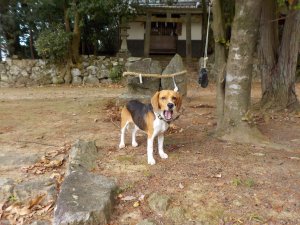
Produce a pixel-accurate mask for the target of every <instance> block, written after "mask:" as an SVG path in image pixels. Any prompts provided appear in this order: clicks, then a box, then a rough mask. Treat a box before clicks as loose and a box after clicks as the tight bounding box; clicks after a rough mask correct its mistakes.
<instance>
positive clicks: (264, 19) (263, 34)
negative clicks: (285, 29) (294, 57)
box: [258, 0, 279, 96]
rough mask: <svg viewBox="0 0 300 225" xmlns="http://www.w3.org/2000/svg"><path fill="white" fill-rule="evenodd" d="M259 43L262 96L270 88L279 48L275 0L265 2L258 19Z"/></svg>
mask: <svg viewBox="0 0 300 225" xmlns="http://www.w3.org/2000/svg"><path fill="white" fill-rule="evenodd" d="M259 34H260V41H259V46H258V57H259V61H260V71H261V89H262V93H263V94H262V95H263V96H264V95H267V92H269V91H270V90H269V88H270V87H271V86H272V75H273V72H274V67H275V65H276V63H277V54H278V47H279V40H278V22H277V20H276V0H265V1H264V4H262V11H261V19H260V29H259Z"/></svg>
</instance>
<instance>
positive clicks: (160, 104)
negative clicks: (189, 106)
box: [151, 90, 182, 121]
mask: <svg viewBox="0 0 300 225" xmlns="http://www.w3.org/2000/svg"><path fill="white" fill-rule="evenodd" d="M181 103H182V96H181V94H179V93H178V92H175V91H171V90H162V91H158V92H156V93H155V95H154V96H153V97H152V98H151V104H152V107H153V110H154V112H159V111H160V112H161V114H162V116H163V117H164V119H165V120H167V121H169V120H172V116H173V110H176V111H177V112H179V109H180V107H181Z"/></svg>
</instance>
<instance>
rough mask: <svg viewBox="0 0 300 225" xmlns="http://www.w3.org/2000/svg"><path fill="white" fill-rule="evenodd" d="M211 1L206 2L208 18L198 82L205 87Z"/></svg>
mask: <svg viewBox="0 0 300 225" xmlns="http://www.w3.org/2000/svg"><path fill="white" fill-rule="evenodd" d="M211 6H212V5H211V2H210V1H209V3H208V18H207V30H206V40H205V49H204V58H203V59H204V60H203V67H202V68H201V69H200V72H199V78H198V83H199V84H200V85H201V87H203V88H206V87H207V85H208V72H207V69H206V61H207V60H208V57H207V46H208V33H209V20H210V8H211Z"/></svg>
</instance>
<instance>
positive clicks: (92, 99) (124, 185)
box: [0, 77, 300, 225]
mask: <svg viewBox="0 0 300 225" xmlns="http://www.w3.org/2000/svg"><path fill="white" fill-rule="evenodd" d="M190 81H191V83H190V84H189V91H188V96H187V98H185V99H184V103H183V107H184V108H185V111H184V114H183V115H182V116H181V117H180V119H179V120H177V121H176V122H175V123H174V124H173V126H172V129H170V131H169V132H168V134H167V135H166V137H165V151H166V153H167V154H168V155H169V158H168V159H167V160H162V159H160V158H159V156H158V154H157V152H155V156H154V157H155V159H156V162H157V163H156V165H154V166H150V165H147V160H146V137H145V135H144V134H142V133H138V137H137V141H138V143H139V146H138V147H137V148H133V147H131V146H130V145H129V146H128V147H126V148H125V149H123V150H118V144H119V128H118V126H119V121H117V120H116V119H117V117H116V116H115V115H117V114H116V112H117V108H114V107H111V106H112V105H113V103H114V102H115V101H116V100H117V97H118V96H119V94H121V93H124V92H125V91H126V89H125V88H124V87H121V86H118V85H112V86H101V87H69V86H59V87H52V86H51V87H35V88H1V89H0V146H1V151H0V161H1V165H0V178H1V177H2V178H3V177H10V178H12V179H14V180H16V181H19V182H22V181H24V180H30V179H33V178H34V177H36V176H50V175H51V173H52V172H53V171H47V172H45V173H43V174H40V175H36V174H32V173H25V172H24V170H22V168H24V167H26V166H30V165H32V164H33V163H35V162H36V160H38V159H39V158H40V157H42V156H43V155H45V154H47V153H48V152H51V151H53V150H57V149H60V148H61V147H63V146H65V145H72V144H73V143H75V141H76V139H79V138H80V139H84V140H96V145H97V146H98V147H99V159H98V168H97V169H96V170H95V171H94V172H95V173H99V174H103V175H107V176H110V177H115V178H116V180H117V183H118V185H119V187H120V191H119V192H120V193H119V195H118V198H117V199H116V202H117V204H116V206H115V209H114V212H113V215H112V218H111V223H110V224H111V225H125V224H136V223H137V222H138V221H140V220H142V219H146V218H148V219H149V218H150V219H154V220H155V221H156V222H157V224H165V225H172V224H174V221H173V220H172V219H171V218H170V217H168V216H167V215H159V214H156V213H154V212H152V211H151V210H150V208H149V205H148V203H147V198H148V197H149V195H150V194H151V193H154V192H157V193H160V194H167V195H168V196H169V197H170V198H171V203H170V206H169V208H174V207H180V208H181V209H183V212H184V217H185V220H184V222H182V223H181V224H291V225H296V224H300V189H299V187H300V116H299V114H290V113H288V112H281V113H275V112H274V113H270V114H268V115H261V114H259V113H257V115H256V116H255V119H256V122H257V126H258V128H259V129H260V130H261V131H262V133H263V134H264V135H265V136H266V137H268V138H269V139H270V141H274V142H276V143H279V144H282V145H285V146H288V147H290V149H289V150H287V149H272V148H269V147H265V146H258V145H252V144H238V143H233V142H225V141H221V140H218V139H217V138H215V137H214V129H215V126H216V117H215V101H214V100H215V88H214V85H213V84H210V85H209V87H208V88H206V89H202V88H199V87H198V86H197V85H196V84H195V82H194V79H193V77H191V79H190ZM259 90H260V86H259V83H254V85H253V91H252V99H253V102H257V101H258V100H259V98H260V91H259ZM297 91H298V96H299V95H300V93H299V92H300V85H299V84H298V86H297ZM130 141H131V140H130V139H129V135H127V139H126V143H127V144H129V143H130ZM155 150H156V149H155ZM55 171H59V172H60V173H61V174H62V175H63V168H60V169H57V170H56V169H55ZM126 197H129V198H127V199H130V200H127V201H126V200H124V199H126ZM139 198H140V199H139ZM122 199H123V200H122ZM138 199H139V200H138ZM0 211H1V210H0ZM50 216H51V213H49V214H47V215H44V216H39V218H46V219H47V218H49V217H50ZM31 220H32V218H31ZM25 224H26V223H25ZM177 224H180V223H178V222H177Z"/></svg>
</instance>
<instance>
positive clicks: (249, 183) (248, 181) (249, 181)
mask: <svg viewBox="0 0 300 225" xmlns="http://www.w3.org/2000/svg"><path fill="white" fill-rule="evenodd" d="M231 183H232V185H233V186H236V187H237V186H240V185H244V186H246V187H248V188H252V187H254V185H255V182H254V180H253V179H252V178H247V179H246V180H242V179H240V178H234V179H233V180H232V181H231Z"/></svg>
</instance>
